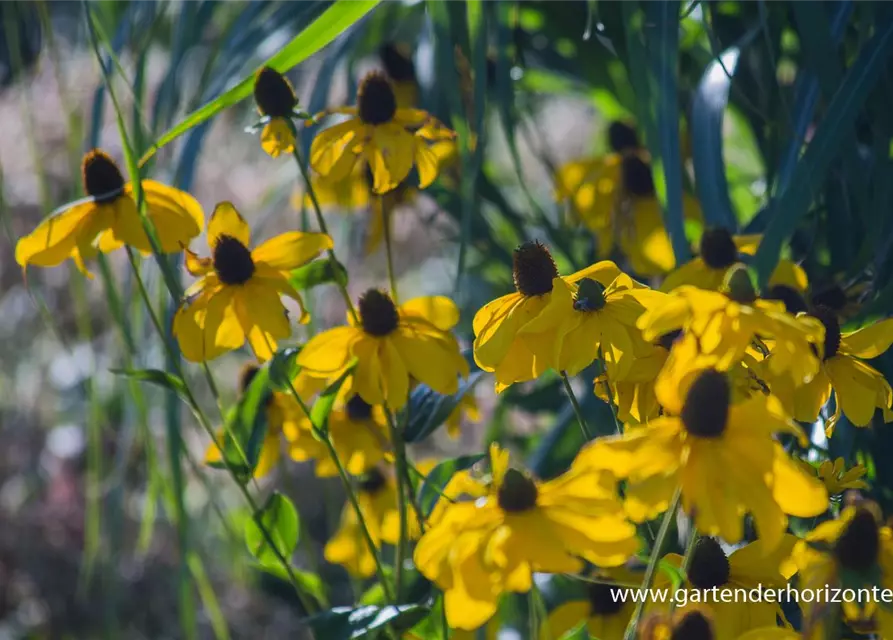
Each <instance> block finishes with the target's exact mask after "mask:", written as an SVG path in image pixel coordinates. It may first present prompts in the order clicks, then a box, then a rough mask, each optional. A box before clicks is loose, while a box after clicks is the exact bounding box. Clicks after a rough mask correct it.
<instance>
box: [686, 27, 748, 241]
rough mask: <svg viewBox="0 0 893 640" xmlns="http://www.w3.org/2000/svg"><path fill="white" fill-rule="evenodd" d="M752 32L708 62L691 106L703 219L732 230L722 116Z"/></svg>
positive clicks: (734, 224) (735, 222)
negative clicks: (742, 54)
mask: <svg viewBox="0 0 893 640" xmlns="http://www.w3.org/2000/svg"><path fill="white" fill-rule="evenodd" d="M754 34H756V31H755V30H753V31H751V32H750V33H749V34H747V35H746V36H745V38H744V39H743V41H742V43H740V44H739V45H736V46H734V47H729V48H728V49H726V50H725V51H724V52H723V53H722V54H721V55H720V56H719V57H718V58H716V59H715V60H713V62H711V63H710V64H709V65H707V69H706V70H705V71H704V75H702V76H701V81H700V82H699V83H698V88H697V90H696V91H695V95H694V99H693V100H692V106H691V122H692V127H691V142H692V163H693V165H694V171H695V187H696V189H697V192H698V199H699V200H700V201H701V211H703V213H704V221H705V222H706V223H707V224H708V225H710V226H716V227H725V228H726V229H729V230H733V231H734V230H736V229H737V228H738V220H737V217H736V215H735V210H734V209H733V208H732V201H731V199H730V198H729V183H728V180H727V179H726V163H725V159H724V157H723V137H722V132H723V117H724V114H725V110H726V107H727V106H728V103H729V89H730V88H731V85H732V76H734V74H735V69H736V68H737V67H738V59H739V57H740V55H741V48H742V47H743V46H744V45H745V43H746V42H748V41H749V40H750V39H751V38H752V37H753V35H754Z"/></svg>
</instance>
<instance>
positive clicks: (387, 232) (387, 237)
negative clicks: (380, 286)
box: [378, 196, 400, 305]
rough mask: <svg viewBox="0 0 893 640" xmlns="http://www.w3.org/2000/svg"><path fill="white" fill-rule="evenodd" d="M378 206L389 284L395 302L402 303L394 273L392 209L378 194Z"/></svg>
mask: <svg viewBox="0 0 893 640" xmlns="http://www.w3.org/2000/svg"><path fill="white" fill-rule="evenodd" d="M378 207H379V209H380V212H381V228H382V233H383V234H384V249H385V254H386V257H387V261H388V285H389V286H390V287H391V298H393V300H394V304H396V305H399V304H400V296H399V294H398V293H397V276H396V274H395V273H394V253H393V248H392V246H391V211H390V208H389V207H387V206H386V205H385V202H384V198H383V197H382V196H378Z"/></svg>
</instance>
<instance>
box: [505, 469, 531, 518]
mask: <svg viewBox="0 0 893 640" xmlns="http://www.w3.org/2000/svg"><path fill="white" fill-rule="evenodd" d="M538 494H539V491H538V490H537V488H536V483H534V481H533V480H532V479H531V478H530V477H528V476H526V475H524V474H523V473H521V472H520V471H518V470H517V469H509V470H508V471H506V472H505V477H504V478H503V479H502V485H501V486H500V487H499V492H498V493H497V496H496V499H497V501H498V503H499V508H500V509H502V510H503V511H505V512H507V513H521V512H523V511H528V510H530V509H533V508H534V507H535V506H536V499H537V496H538Z"/></svg>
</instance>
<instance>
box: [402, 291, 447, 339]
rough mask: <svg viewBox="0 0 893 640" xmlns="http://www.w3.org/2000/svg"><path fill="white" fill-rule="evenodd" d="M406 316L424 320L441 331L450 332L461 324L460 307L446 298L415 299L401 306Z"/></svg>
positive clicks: (426, 297) (428, 297)
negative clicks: (457, 324)
mask: <svg viewBox="0 0 893 640" xmlns="http://www.w3.org/2000/svg"><path fill="white" fill-rule="evenodd" d="M400 313H401V315H404V316H418V317H420V318H424V319H425V320H427V321H428V322H430V323H431V324H433V325H434V326H435V327H437V328H438V329H440V330H441V331H449V330H450V329H452V328H453V327H455V326H456V323H458V322H459V307H457V306H456V303H455V302H453V301H452V300H450V299H449V298H447V297H446V296H425V297H422V298H413V299H412V300H407V301H406V302H404V303H403V304H401V305H400Z"/></svg>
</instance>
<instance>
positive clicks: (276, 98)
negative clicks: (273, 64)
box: [254, 67, 298, 158]
mask: <svg viewBox="0 0 893 640" xmlns="http://www.w3.org/2000/svg"><path fill="white" fill-rule="evenodd" d="M254 101H255V102H256V103H257V112H258V113H259V114H260V115H261V116H262V117H261V121H260V124H263V129H262V130H261V133H260V146H261V148H262V149H263V150H264V151H266V152H267V153H268V154H269V155H270V156H272V157H274V158H278V157H279V154H281V153H291V152H292V151H294V149H295V133H294V124H293V122H292V119H293V118H295V117H297V114H296V113H295V108H296V107H297V106H298V98H297V96H295V90H294V89H293V88H292V86H291V83H290V82H289V81H288V78H286V77H285V76H284V75H282V74H281V73H279V72H278V71H276V70H275V69H271V68H270V67H262V68H261V69H260V70H259V71H258V72H257V75H256V76H255V77H254ZM255 128H256V127H255Z"/></svg>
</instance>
